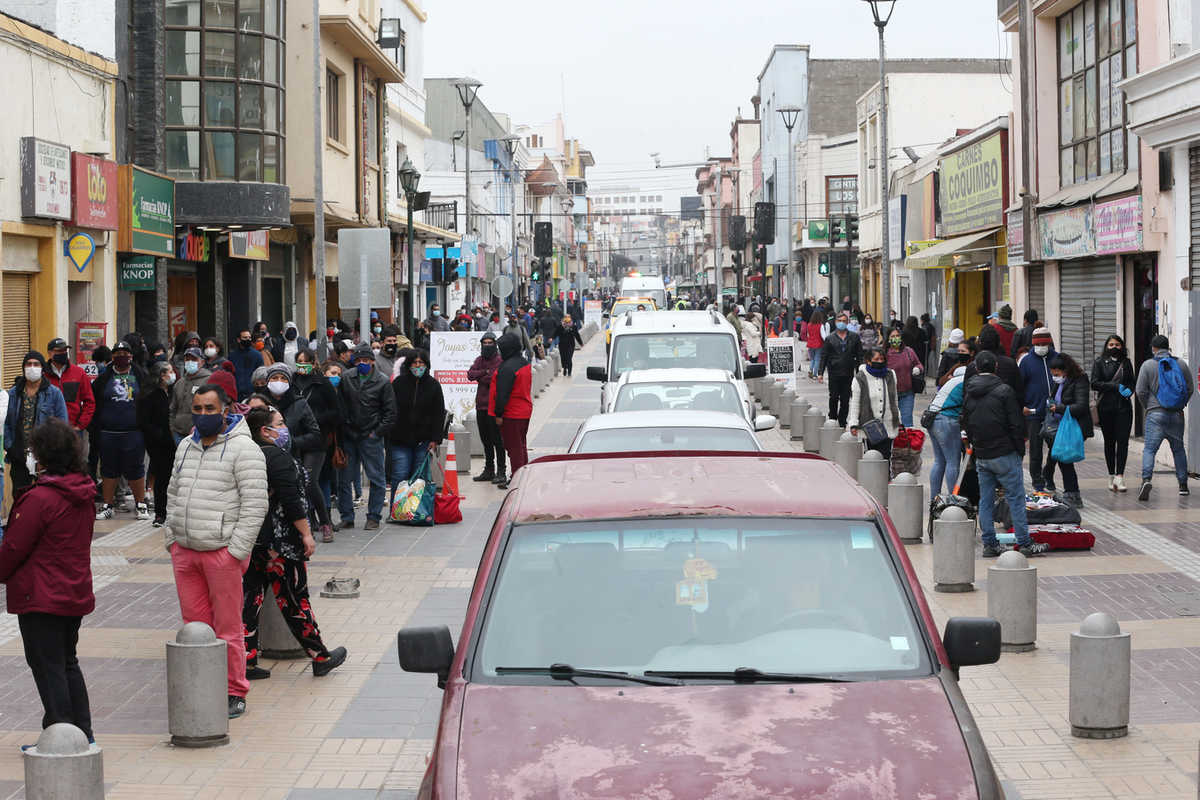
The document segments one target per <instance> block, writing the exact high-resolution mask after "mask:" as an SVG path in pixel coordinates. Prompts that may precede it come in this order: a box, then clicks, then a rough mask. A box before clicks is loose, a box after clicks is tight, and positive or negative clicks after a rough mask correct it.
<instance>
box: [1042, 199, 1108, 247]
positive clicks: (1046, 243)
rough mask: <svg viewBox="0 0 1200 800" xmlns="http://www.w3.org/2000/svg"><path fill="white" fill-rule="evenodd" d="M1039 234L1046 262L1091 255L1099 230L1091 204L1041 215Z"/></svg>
mask: <svg viewBox="0 0 1200 800" xmlns="http://www.w3.org/2000/svg"><path fill="white" fill-rule="evenodd" d="M1038 237H1039V238H1040V239H1041V249H1042V258H1043V259H1045V260H1046V261H1060V260H1062V259H1064V258H1079V257H1081V256H1090V255H1092V254H1093V253H1095V252H1096V229H1095V228H1094V227H1093V225H1092V205H1091V203H1088V204H1086V205H1079V206H1075V207H1074V208H1064V209H1062V210H1061V211H1054V212H1051V213H1049V214H1038Z"/></svg>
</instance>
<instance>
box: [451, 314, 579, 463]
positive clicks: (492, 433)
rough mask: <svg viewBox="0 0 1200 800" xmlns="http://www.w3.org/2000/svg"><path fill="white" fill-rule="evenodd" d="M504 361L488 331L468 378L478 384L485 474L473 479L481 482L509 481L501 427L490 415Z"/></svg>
mask: <svg viewBox="0 0 1200 800" xmlns="http://www.w3.org/2000/svg"><path fill="white" fill-rule="evenodd" d="M564 355H565V351H564ZM502 360H503V359H501V358H500V349H499V348H498V347H497V346H496V334H495V333H493V332H491V331H488V332H487V333H485V334H484V335H483V338H482V339H480V340H479V355H477V356H476V357H475V361H474V362H472V364H471V367H470V369H468V370H467V379H468V380H472V381H474V382H475V421H476V422H477V423H478V425H479V441H480V443H481V444H482V445H483V464H484V466H483V472H481V473H479V474H478V475H476V476H475V478H474V480H475V481H477V482H480V483H482V482H483V481H492V482H493V483H503V482H504V481H506V480H508V477H507V476H508V469H507V467H506V466H505V457H504V442H503V440H502V439H501V438H500V426H499V425H497V424H496V418H495V417H493V416H492V415H491V414H490V413H488V399H489V398H490V397H491V390H492V379H493V378H494V377H495V375H496V370H497V369H499V368H500V362H501V361H502Z"/></svg>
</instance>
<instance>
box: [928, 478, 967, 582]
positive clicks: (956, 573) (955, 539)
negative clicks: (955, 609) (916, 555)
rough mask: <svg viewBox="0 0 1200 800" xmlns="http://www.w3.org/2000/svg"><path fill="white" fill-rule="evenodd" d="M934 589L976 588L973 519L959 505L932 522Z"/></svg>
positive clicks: (945, 511) (950, 508)
mask: <svg viewBox="0 0 1200 800" xmlns="http://www.w3.org/2000/svg"><path fill="white" fill-rule="evenodd" d="M921 499H922V500H923V499H924V496H923V495H922V498H921ZM919 507H920V506H918V508H919ZM917 530H918V531H919V530H920V521H918V528H917ZM933 590H934V591H935V592H973V591H975V520H973V519H969V518H968V517H967V512H966V511H963V510H962V509H961V508H959V507H958V506H950V507H949V508H947V509H946V510H944V511H943V512H942V513H941V516H939V517H938V518H937V519H936V520H934V523H933Z"/></svg>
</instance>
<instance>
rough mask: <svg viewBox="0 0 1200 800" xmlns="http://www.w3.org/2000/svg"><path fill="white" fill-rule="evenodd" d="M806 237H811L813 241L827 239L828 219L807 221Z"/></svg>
mask: <svg viewBox="0 0 1200 800" xmlns="http://www.w3.org/2000/svg"><path fill="white" fill-rule="evenodd" d="M808 238H809V239H813V240H814V241H815V240H818V239H828V238H829V220H827V219H814V220H809V222H808Z"/></svg>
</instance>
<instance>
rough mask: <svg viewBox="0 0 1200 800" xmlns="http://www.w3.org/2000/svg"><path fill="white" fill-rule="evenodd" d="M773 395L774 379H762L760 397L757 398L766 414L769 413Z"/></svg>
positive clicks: (768, 377)
mask: <svg viewBox="0 0 1200 800" xmlns="http://www.w3.org/2000/svg"><path fill="white" fill-rule="evenodd" d="M774 394H775V378H774V377H772V376H770V375H768V376H767V377H766V378H764V379H763V390H762V396H761V397H760V398H759V401H760V402H761V403H762V407H763V410H764V411H766V412H768V413H770V411H771V402H772V395H774Z"/></svg>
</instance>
